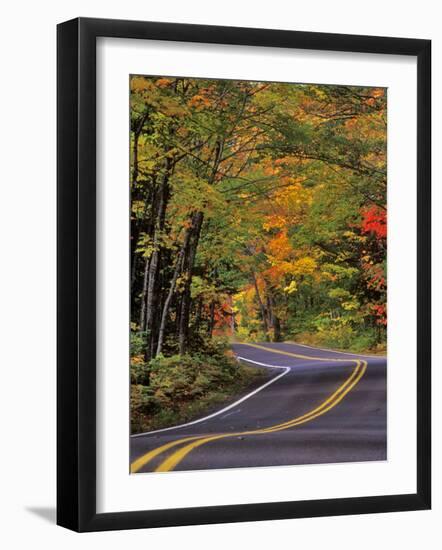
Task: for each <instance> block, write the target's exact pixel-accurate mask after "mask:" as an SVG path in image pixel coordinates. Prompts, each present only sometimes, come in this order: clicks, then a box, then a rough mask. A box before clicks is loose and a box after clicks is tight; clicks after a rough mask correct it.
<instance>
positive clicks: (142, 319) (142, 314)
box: [140, 258, 149, 332]
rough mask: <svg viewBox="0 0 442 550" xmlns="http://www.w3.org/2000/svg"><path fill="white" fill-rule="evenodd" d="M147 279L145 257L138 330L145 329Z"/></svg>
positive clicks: (147, 272) (147, 271)
mask: <svg viewBox="0 0 442 550" xmlns="http://www.w3.org/2000/svg"><path fill="white" fill-rule="evenodd" d="M148 279H149V258H146V261H145V264H144V276H143V289H142V292H141V306H140V331H141V332H144V331H145V330H146V295H147V282H148Z"/></svg>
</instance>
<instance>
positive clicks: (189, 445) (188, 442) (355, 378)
mask: <svg viewBox="0 0 442 550" xmlns="http://www.w3.org/2000/svg"><path fill="white" fill-rule="evenodd" d="M247 345H248V346H251V347H255V348H258V349H262V350H265V351H270V352H273V353H278V354H280V355H289V356H291V357H296V358H298V359H307V360H310V361H326V362H336V363H355V368H354V369H353V371H352V373H351V374H350V376H349V377H348V378H347V379H346V380H345V381H344V383H343V384H342V385H341V386H339V388H338V389H337V390H336V391H335V392H334V393H333V394H332V395H330V396H329V397H328V398H327V399H326V400H325V401H323V402H322V403H321V404H320V405H319V406H318V407H316V408H314V409H312V410H311V411H309V412H307V413H305V414H303V415H302V416H297V417H295V418H292V419H291V420H288V421H286V422H283V423H281V424H275V425H274V426H268V427H267V428H260V429H257V430H248V431H242V432H231V433H221V434H216V435H212V436H207V435H197V436H191V437H184V438H182V439H177V440H175V441H171V442H170V443H166V444H165V445H161V446H160V447H157V448H156V449H153V450H152V451H150V452H148V453H146V454H144V455H142V456H141V457H139V458H137V459H136V460H135V461H134V462H132V464H131V469H130V471H131V473H135V472H138V471H139V470H140V469H141V468H143V467H144V466H145V465H146V464H148V463H149V462H150V461H151V460H152V459H154V458H155V457H157V456H158V455H160V454H162V453H165V452H166V451H168V450H169V449H173V448H174V447H178V446H180V448H179V449H178V450H176V451H175V452H172V453H170V454H169V455H168V457H167V458H166V459H165V460H163V461H162V462H161V463H160V464H159V466H158V467H157V468H156V469H155V471H156V472H168V471H170V470H173V469H174V468H175V467H176V466H177V465H178V464H179V463H180V462H181V461H182V460H183V459H184V458H185V457H186V456H187V455H188V454H189V453H190V452H191V451H193V450H194V449H196V448H198V447H201V445H205V444H206V443H209V442H211V441H217V440H219V439H225V438H227V437H239V436H245V435H260V434H268V433H273V432H279V431H282V430H287V429H289V428H293V427H294V426H299V425H300V424H305V423H306V422H310V421H311V420H314V419H315V418H318V417H319V416H322V415H323V414H325V413H326V412H328V411H329V410H330V409H332V408H333V407H335V406H336V405H337V404H338V403H340V402H341V401H342V399H344V397H345V396H346V395H347V393H349V392H350V391H351V390H352V389H353V388H354V387H355V386H356V384H357V383H358V382H359V380H360V379H361V378H362V377H363V376H364V373H365V371H366V370H367V361H364V360H362V359H341V358H339V359H337V358H335V357H333V358H330V357H328V358H324V357H311V356H308V355H300V354H297V353H292V352H288V351H282V350H276V349H274V348H268V347H265V346H261V345H258V344H247Z"/></svg>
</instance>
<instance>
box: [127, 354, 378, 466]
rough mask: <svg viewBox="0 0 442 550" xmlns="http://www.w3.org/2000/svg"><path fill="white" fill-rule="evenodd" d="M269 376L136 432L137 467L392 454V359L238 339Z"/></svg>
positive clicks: (317, 461) (269, 463)
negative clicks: (190, 416) (185, 415)
mask: <svg viewBox="0 0 442 550" xmlns="http://www.w3.org/2000/svg"><path fill="white" fill-rule="evenodd" d="M233 350H234V352H235V354H236V356H237V358H238V360H239V361H244V362H247V364H249V365H258V366H261V367H265V368H267V369H268V373H269V374H268V378H267V379H266V380H264V381H261V382H260V385H259V386H258V387H256V388H254V389H253V391H250V392H249V394H246V395H242V396H238V397H237V398H236V399H235V400H233V401H232V402H231V403H229V404H227V405H226V406H224V407H220V408H219V409H218V410H217V411H214V412H213V413H212V414H210V415H208V416H206V417H203V418H200V419H197V420H196V421H193V422H191V423H188V424H183V425H181V426H176V427H174V428H166V429H163V430H158V431H156V432H148V433H146V434H138V435H134V436H132V437H131V441H130V453H131V472H132V473H134V472H152V471H171V470H205V469H222V468H241V467H253V466H277V465H294V464H321V463H333V462H350V461H351V462H360V461H367V460H386V458H387V437H386V401H387V393H386V358H385V357H375V356H364V355H354V354H347V353H342V352H336V351H331V350H323V349H318V348H313V347H309V346H303V345H300V344H292V343H277V344H276V343H262V344H234V345H233Z"/></svg>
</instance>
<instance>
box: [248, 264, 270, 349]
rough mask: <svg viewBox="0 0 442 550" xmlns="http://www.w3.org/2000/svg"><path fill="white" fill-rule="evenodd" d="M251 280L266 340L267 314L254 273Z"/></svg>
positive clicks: (267, 328) (267, 331)
mask: <svg viewBox="0 0 442 550" xmlns="http://www.w3.org/2000/svg"><path fill="white" fill-rule="evenodd" d="M252 278H253V285H254V287H255V293H256V297H257V298H258V303H259V309H260V311H261V320H262V326H263V328H264V333H265V335H266V338H268V335H269V325H268V322H267V312H266V308H265V306H264V303H263V301H262V299H261V294H260V292H259V288H258V281H257V280H256V275H255V272H254V271H252Z"/></svg>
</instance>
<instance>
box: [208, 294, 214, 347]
mask: <svg viewBox="0 0 442 550" xmlns="http://www.w3.org/2000/svg"><path fill="white" fill-rule="evenodd" d="M214 325H215V301H214V300H212V301H211V302H210V311H209V323H208V325H207V334H208V335H209V338H212V334H213V327H214Z"/></svg>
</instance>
